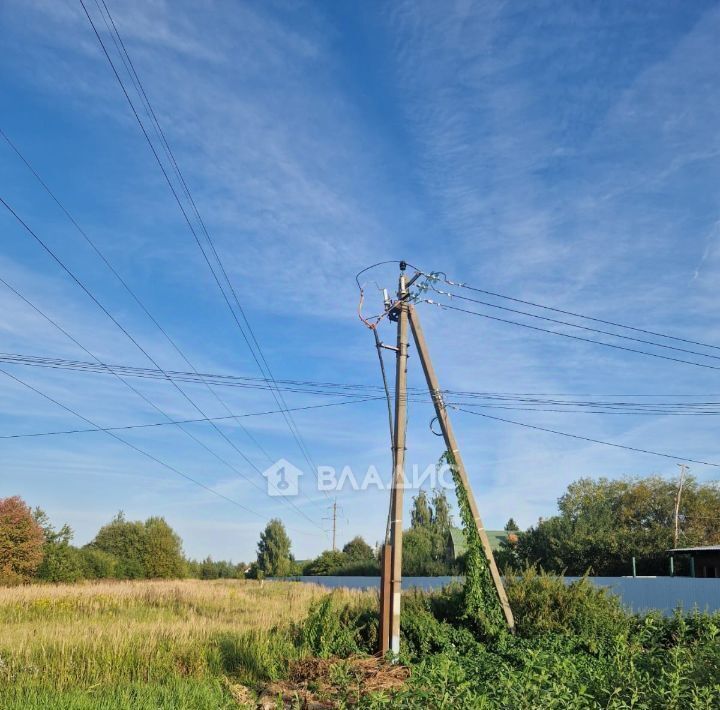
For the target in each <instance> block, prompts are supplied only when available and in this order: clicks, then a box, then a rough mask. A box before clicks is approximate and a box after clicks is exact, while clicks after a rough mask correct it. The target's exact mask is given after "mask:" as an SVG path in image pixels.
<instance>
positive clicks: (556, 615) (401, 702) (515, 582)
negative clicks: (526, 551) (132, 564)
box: [0, 570, 720, 710]
mask: <svg viewBox="0 0 720 710" xmlns="http://www.w3.org/2000/svg"><path fill="white" fill-rule="evenodd" d="M507 591H508V596H509V598H510V602H511V604H512V606H513V609H514V611H515V616H516V621H517V634H516V635H514V636H511V635H509V634H502V633H501V634H495V635H494V636H493V637H492V638H488V637H486V636H484V635H482V634H481V633H480V632H479V631H478V629H477V626H476V624H474V623H473V621H472V620H471V619H469V618H468V616H467V613H466V608H465V595H464V592H463V588H462V586H461V585H457V584H456V585H452V586H450V587H447V588H446V589H444V590H442V591H439V592H436V593H433V594H422V593H412V594H410V593H409V594H406V595H405V597H404V605H403V612H402V656H401V659H400V660H401V670H402V668H408V669H409V673H408V671H405V672H404V673H403V672H401V670H399V671H397V672H395V671H392V673H390V671H388V674H389V675H390V676H391V680H393V683H392V684H386V685H385V686H383V683H380V682H378V680H381V679H382V674H383V673H384V672H385V670H384V667H382V666H379V665H378V664H377V663H375V662H373V663H370V662H369V661H368V662H367V663H365V661H362V660H358V659H362V658H363V657H367V656H368V655H369V654H371V653H373V652H374V651H375V649H376V645H377V598H376V595H375V594H371V593H359V592H356V593H350V592H342V591H335V592H333V593H332V594H326V593H324V591H323V590H322V589H320V588H318V587H314V586H312V585H301V584H295V583H288V582H285V583H283V582H272V583H264V584H263V583H261V582H251V581H248V582H245V581H236V580H229V581H224V580H221V581H215V582H201V581H188V580H186V581H177V582H174V581H173V582H170V581H159V582H146V581H134V582H133V581H131V582H114V583H109V582H102V583H95V584H81V585H58V586H53V587H49V586H32V587H12V588H10V587H9V588H5V589H2V590H0V624H2V626H3V634H2V636H0V698H1V699H2V700H1V702H0V706H1V707H2V708H3V710H6V709H7V710H20V709H21V708H22V709H23V710H25V709H26V708H27V709H30V710H35V709H38V710H39V709H40V708H72V709H73V710H75V709H76V708H80V709H84V708H93V709H94V708H113V709H114V708H120V709H122V710H125V709H127V710H130V708H133V710H137V709H140V710H149V709H150V708H157V707H172V708H183V709H188V710H189V709H190V708H200V707H202V708H205V707H207V708H231V707H254V706H255V702H256V698H257V697H258V695H263V697H264V698H266V699H267V698H268V697H269V698H270V701H272V700H273V697H275V696H283V697H286V699H287V698H291V699H292V698H296V699H297V702H301V700H302V697H304V696H301V695H300V692H301V691H300V690H298V688H302V692H303V693H306V694H309V695H310V696H312V697H318V698H321V699H324V701H325V702H334V703H336V706H337V707H347V706H348V705H349V704H352V705H353V706H354V707H359V708H383V707H388V708H395V707H399V708H418V707H430V708H453V710H456V709H461V708H468V709H469V708H493V709H495V708H513V710H514V709H515V708H521V709H522V708H527V709H528V710H529V709H531V708H532V709H533V710H534V709H536V708H546V707H547V708H563V709H564V708H613V709H615V710H621V709H625V708H637V709H642V710H645V709H647V710H650V709H652V710H665V709H666V708H676V709H678V710H680V709H681V708H682V709H683V710H684V709H685V708H718V707H720V615H717V614H716V615H714V616H711V615H705V614H692V615H689V616H682V615H680V614H676V615H675V616H673V617H670V618H664V617H662V616H660V615H658V614H651V615H647V616H642V617H639V616H633V615H630V614H628V613H626V612H625V611H624V610H623V609H622V607H621V606H620V604H619V602H618V600H617V598H615V597H613V596H611V595H609V594H608V593H607V592H605V591H603V590H602V589H598V588H596V587H594V586H593V585H592V584H591V583H590V582H588V581H586V580H580V581H579V582H574V583H573V584H566V583H565V582H564V581H563V580H562V579H559V578H556V577H551V576H548V575H545V574H542V573H538V572H536V571H533V570H530V571H527V572H525V573H523V574H520V575H516V576H514V577H512V578H511V579H509V580H508V584H507ZM309 659H319V660H318V662H317V663H315V662H311V661H310V660H309ZM320 661H322V662H320ZM392 668H396V667H395V666H393V667H392ZM312 673H317V674H322V677H320V676H319V675H318V676H317V677H313V676H312ZM408 675H409V677H406V676H408ZM299 677H303V679H304V680H303V682H302V683H299V682H298V678H299ZM286 691H287V692H286ZM268 693H269V695H268ZM289 702H290V700H288V703H289ZM243 703H244V704H243ZM289 706H290V707H292V705H289Z"/></svg>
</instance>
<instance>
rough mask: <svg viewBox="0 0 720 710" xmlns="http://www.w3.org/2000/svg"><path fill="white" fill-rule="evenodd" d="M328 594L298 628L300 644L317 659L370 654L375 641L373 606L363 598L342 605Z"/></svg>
mask: <svg viewBox="0 0 720 710" xmlns="http://www.w3.org/2000/svg"><path fill="white" fill-rule="evenodd" d="M340 598H341V597H340V594H339V593H337V592H332V593H331V594H328V595H326V596H324V597H323V598H322V599H320V601H318V602H316V603H315V604H314V605H313V606H312V607H311V608H310V612H309V614H308V617H307V619H306V620H305V622H304V623H303V624H302V625H301V626H300V628H299V633H298V637H299V640H300V643H301V644H302V645H303V646H304V647H305V648H306V649H308V650H309V651H310V652H311V653H313V654H315V655H317V656H319V657H320V658H328V657H329V656H342V657H346V656H350V655H353V654H356V653H374V652H375V650H376V647H377V639H378V618H377V616H378V611H377V604H375V603H372V604H371V603H369V602H368V601H367V598H363V597H359V598H358V600H357V601H353V602H347V603H342V602H341V601H340Z"/></svg>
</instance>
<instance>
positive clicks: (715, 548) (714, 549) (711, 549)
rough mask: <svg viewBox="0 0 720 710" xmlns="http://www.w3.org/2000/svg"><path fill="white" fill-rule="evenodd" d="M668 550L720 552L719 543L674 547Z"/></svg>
mask: <svg viewBox="0 0 720 710" xmlns="http://www.w3.org/2000/svg"><path fill="white" fill-rule="evenodd" d="M668 552H720V545H703V546H701V547H676V548H675V549H673V550H668Z"/></svg>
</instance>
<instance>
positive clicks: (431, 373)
mask: <svg viewBox="0 0 720 710" xmlns="http://www.w3.org/2000/svg"><path fill="white" fill-rule="evenodd" d="M405 268H406V264H405V262H401V263H400V272H401V273H400V280H399V285H398V293H397V301H395V302H394V303H392V304H387V303H386V311H385V313H386V314H387V315H388V316H389V318H390V320H392V321H396V322H397V347H392V346H389V345H383V344H382V343H381V342H380V340H379V338H378V335H377V332H375V342H376V345H377V348H378V352H380V348H386V349H388V350H394V351H395V355H396V376H395V417H394V419H395V421H394V426H392V436H393V451H392V453H393V477H392V488H391V492H390V534H389V542H388V540H387V539H386V543H385V544H384V545H383V546H382V548H381V561H380V633H379V635H380V653H381V654H382V655H385V654H386V653H387V652H388V650H391V651H392V652H393V654H395V655H397V654H398V653H399V652H400V604H401V596H402V535H403V530H402V511H403V492H404V486H405V448H406V447H405V429H406V423H407V360H408V347H409V343H408V324H409V325H410V328H411V329H412V334H413V339H414V341H415V345H416V346H417V350H418V354H419V356H420V362H421V364H422V368H423V372H424V373H425V379H426V381H427V386H428V389H429V390H430V395H431V397H432V401H433V405H434V407H435V413H436V415H437V419H438V421H439V422H440V428H441V429H442V434H443V438H444V439H445V446H446V448H447V450H448V451H449V452H450V453H451V454H452V456H453V459H454V461H453V464H454V466H455V470H456V472H457V475H458V477H459V479H460V483H461V485H462V486H463V488H464V490H465V494H466V495H467V499H468V503H469V505H470V510H471V512H472V516H473V520H474V521H475V527H476V530H477V533H478V536H479V538H480V542H481V544H482V548H483V552H484V554H485V558H486V559H487V562H488V567H489V570H490V575H491V577H492V581H493V584H494V586H495V590H496V592H497V595H498V601H499V602H500V606H501V607H502V611H503V614H504V616H505V621H506V622H507V625H508V628H509V629H510V631H514V629H515V621H514V619H513V614H512V610H511V608H510V604H509V603H508V599H507V594H506V593H505V587H504V586H503V583H502V579H501V577H500V573H499V572H498V568H497V565H496V564H495V557H494V556H493V552H492V549H491V547H490V541H489V540H488V536H487V533H486V532H485V527H484V526H483V523H482V519H481V518H480V512H479V510H478V506H477V502H476V501H475V496H474V495H473V492H472V489H471V487H470V481H469V480H468V476H467V471H466V470H465V464H464V463H463V459H462V456H461V455H460V449H459V447H458V443H457V440H456V439H455V433H454V431H453V428H452V424H451V423H450V418H449V417H448V414H447V409H446V406H445V402H444V400H443V395H442V391H441V389H440V385H439V383H438V379H437V376H436V375H435V370H434V368H433V365H432V361H431V360H430V353H429V351H428V348H427V344H426V343H425V336H424V334H423V331H422V328H421V326H420V321H419V319H418V315H417V313H416V311H415V309H414V308H413V306H412V305H411V304H410V303H409V301H408V289H409V288H410V286H411V285H412V284H413V283H414V282H415V280H416V279H417V278H418V277H420V276H421V273H420V272H417V273H416V274H415V275H414V276H413V277H412V278H410V279H407V278H406V276H405ZM371 327H372V328H373V329H374V327H375V326H374V325H373V326H371Z"/></svg>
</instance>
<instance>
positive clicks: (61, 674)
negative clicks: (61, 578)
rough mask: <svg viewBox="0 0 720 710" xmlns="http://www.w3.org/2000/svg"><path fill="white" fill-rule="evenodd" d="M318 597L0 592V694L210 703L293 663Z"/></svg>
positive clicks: (222, 591)
mask: <svg viewBox="0 0 720 710" xmlns="http://www.w3.org/2000/svg"><path fill="white" fill-rule="evenodd" d="M324 593H325V592H324V591H323V590H322V589H321V588H320V587H316V586H311V585H305V584H296V583H289V582H288V583H285V582H265V583H264V584H263V583H261V582H253V581H239V580H218V581H199V580H178V581H157V582H153V581H140V582H114V583H109V582H103V583H93V584H82V585H59V586H30V587H21V588H17V587H15V588H0V626H1V627H2V634H0V691H3V692H1V693H0V695H2V696H3V697H4V699H5V702H6V703H11V698H14V700H12V703H11V704H9V705H8V707H23V702H24V704H25V705H24V706H26V707H43V706H44V707H48V705H47V704H46V695H47V693H50V695H52V694H53V693H55V694H56V696H57V698H56V702H57V703H59V705H58V706H60V705H62V703H61V700H60V698H61V696H62V697H66V698H69V699H70V700H68V702H69V704H68V705H67V707H103V706H104V705H102V704H101V703H104V702H105V700H107V699H108V698H109V697H110V696H113V695H115V696H117V698H118V700H117V703H116V706H118V707H120V706H122V702H123V701H122V698H123V697H125V695H127V694H128V693H129V695H127V697H129V698H132V697H135V696H137V691H131V689H132V688H133V687H135V688H136V689H137V687H143V686H147V687H146V688H145V691H143V692H146V691H147V692H150V695H152V693H155V692H156V691H157V692H160V691H159V690H158V687H160V686H162V687H165V688H167V687H169V684H170V685H171V684H175V685H176V686H177V688H178V692H179V693H186V694H187V693H189V695H188V697H190V696H193V697H194V695H197V694H199V695H198V697H201V696H202V695H203V694H204V693H209V695H208V697H210V696H214V695H216V694H217V693H218V692H224V691H223V690H222V687H223V686H222V683H223V682H224V679H226V678H231V679H234V680H240V681H243V680H247V681H257V680H263V679H265V678H272V677H276V676H277V675H278V674H280V673H281V672H282V670H283V669H284V668H285V667H286V666H287V661H288V660H289V658H291V657H293V654H297V650H296V647H295V645H294V644H292V643H291V639H290V631H289V629H290V626H291V624H292V623H293V622H298V621H300V620H301V619H303V618H304V617H305V616H306V615H307V611H308V608H309V606H310V604H311V603H312V602H313V601H314V600H316V599H317V598H318V597H320V596H322V595H323V594H324ZM346 594H347V595H348V596H357V595H358V594H360V593H357V592H347V593H346ZM276 627H277V628H276ZM271 629H276V630H275V631H274V632H273V633H269V631H270V630H271ZM198 682H199V683H200V685H198V684H197V683H198ZM203 683H206V685H203ZM150 686H152V688H153V689H152V690H148V688H150ZM156 686H157V687H156ZM78 692H80V694H81V696H82V698H83V700H82V701H81V700H78V699H77V698H78V697H80V696H77V693H78ZM104 693H105V694H104ZM63 694H64V695H63ZM225 694H227V693H225ZM53 697H54V696H53ZM138 697H139V696H138ZM153 697H154V696H153ZM228 697H230V696H229V695H228ZM23 698H25V700H23ZM32 698H37V701H34V700H32ZM92 698H95V700H94V701H93V702H96V704H95V705H92V704H90V705H87V704H85V703H86V701H87V702H90V701H91V700H92ZM103 698H104V699H103ZM128 702H130V701H128ZM148 702H149V704H148V705H147V706H148V707H152V702H154V701H148ZM188 702H189V703H190V704H189V705H184V704H182V703H179V704H178V705H177V707H185V706H187V707H192V706H193V705H192V703H193V702H195V701H192V702H190V701H188ZM107 706H108V707H111V706H112V704H109V705H107ZM136 706H137V705H136ZM3 707H5V705H3Z"/></svg>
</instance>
